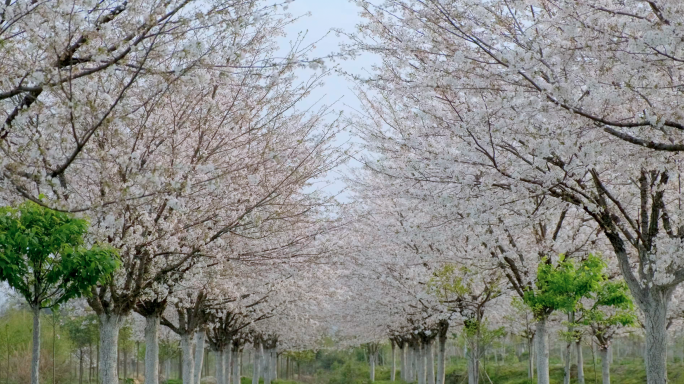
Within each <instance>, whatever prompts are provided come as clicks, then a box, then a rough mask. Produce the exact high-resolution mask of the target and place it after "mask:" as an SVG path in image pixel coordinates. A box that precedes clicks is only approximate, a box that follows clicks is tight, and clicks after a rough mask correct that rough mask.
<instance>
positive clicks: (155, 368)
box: [145, 315, 159, 384]
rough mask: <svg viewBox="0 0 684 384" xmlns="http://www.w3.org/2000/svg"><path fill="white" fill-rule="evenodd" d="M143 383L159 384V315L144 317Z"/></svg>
mask: <svg viewBox="0 0 684 384" xmlns="http://www.w3.org/2000/svg"><path fill="white" fill-rule="evenodd" d="M145 384H159V316H157V315H152V316H146V317H145Z"/></svg>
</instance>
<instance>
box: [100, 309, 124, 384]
mask: <svg viewBox="0 0 684 384" xmlns="http://www.w3.org/2000/svg"><path fill="white" fill-rule="evenodd" d="M99 318H100V343H99V344H98V346H99V347H98V348H99V351H98V364H99V366H100V367H99V370H98V376H99V382H100V384H118V383H119V373H118V371H117V366H116V363H117V352H118V351H119V329H120V328H121V323H122V321H123V317H122V316H119V315H115V314H112V315H107V314H102V315H100V316H99Z"/></svg>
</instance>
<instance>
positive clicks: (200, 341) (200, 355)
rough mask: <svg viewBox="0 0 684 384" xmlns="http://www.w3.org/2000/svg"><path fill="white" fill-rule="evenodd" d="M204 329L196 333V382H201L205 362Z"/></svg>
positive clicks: (198, 383)
mask: <svg viewBox="0 0 684 384" xmlns="http://www.w3.org/2000/svg"><path fill="white" fill-rule="evenodd" d="M204 339H205V333H204V329H200V330H199V331H197V333H195V378H194V380H193V383H194V384H200V383H201V381H202V364H204Z"/></svg>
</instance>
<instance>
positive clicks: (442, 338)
mask: <svg viewBox="0 0 684 384" xmlns="http://www.w3.org/2000/svg"><path fill="white" fill-rule="evenodd" d="M437 340H438V343H439V346H438V348H437V377H436V380H435V384H444V379H445V373H446V369H445V368H446V342H447V335H446V331H445V332H443V333H440V334H439V337H438V339H437Z"/></svg>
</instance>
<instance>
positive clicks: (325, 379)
mask: <svg viewBox="0 0 684 384" xmlns="http://www.w3.org/2000/svg"><path fill="white" fill-rule="evenodd" d="M551 363H552V364H551V369H550V371H549V376H550V383H551V384H562V383H563V375H564V373H563V372H564V371H563V366H561V365H560V364H559V363H558V362H555V364H554V361H552V362H551ZM486 368H487V374H488V375H489V378H490V379H491V382H492V383H494V384H536V377H535V379H532V380H530V379H528V378H527V362H526V361H523V362H517V361H514V362H512V361H507V362H506V363H501V364H494V363H493V362H488V364H487V366H486ZM584 376H585V382H586V384H600V383H601V365H600V361H598V362H597V365H596V372H595V371H594V364H593V361H592V360H591V358H590V359H587V360H585V366H584ZM396 377H397V381H395V382H392V381H390V380H389V378H390V375H389V368H388V367H386V366H380V367H377V368H376V380H375V383H374V384H405V383H403V382H402V381H400V380H399V377H400V373H399V371H398V370H397V374H396ZM668 379H669V380H668V383H670V384H684V364H682V363H670V364H669V377H668ZM305 382H306V383H307V384H370V380H369V370H368V366H367V365H366V364H364V363H363V362H358V361H348V362H346V363H345V364H343V365H337V366H333V367H332V369H331V370H319V371H318V372H317V373H316V374H315V375H314V376H313V377H312V378H311V379H309V378H307V380H305ZM611 382H613V383H619V384H643V383H645V382H646V372H645V370H644V365H643V361H642V360H640V359H633V360H624V361H620V362H615V363H614V364H613V365H612V367H611ZM250 383H251V382H250ZM281 383H283V384H297V382H294V381H288V382H281ZM465 383H467V377H466V367H465V362H464V361H462V360H461V361H455V362H451V363H450V364H449V365H448V366H447V370H446V384H465ZM480 383H482V384H489V383H490V381H489V380H488V379H487V377H486V376H484V375H481V377H480ZM571 383H572V384H575V383H577V379H576V377H574V376H573V379H572V381H571ZM243 384H247V383H244V382H243Z"/></svg>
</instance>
